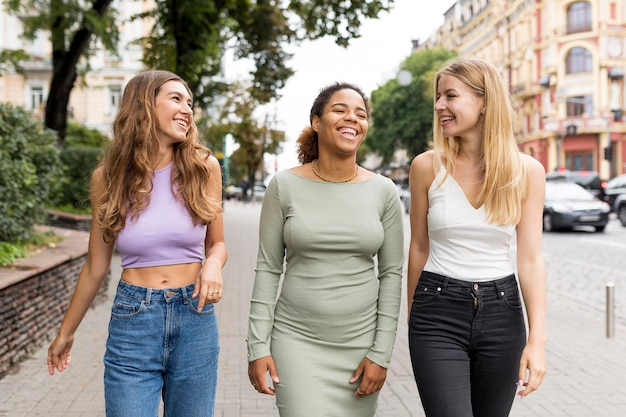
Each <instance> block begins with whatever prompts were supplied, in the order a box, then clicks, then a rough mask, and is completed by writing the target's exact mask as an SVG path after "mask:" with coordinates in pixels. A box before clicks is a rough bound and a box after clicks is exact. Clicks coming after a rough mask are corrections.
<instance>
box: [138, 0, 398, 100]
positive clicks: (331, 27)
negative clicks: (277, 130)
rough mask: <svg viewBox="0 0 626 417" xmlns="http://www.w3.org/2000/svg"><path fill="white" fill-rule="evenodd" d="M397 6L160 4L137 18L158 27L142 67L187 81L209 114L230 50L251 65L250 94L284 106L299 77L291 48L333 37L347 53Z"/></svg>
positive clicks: (390, 0) (361, 0) (335, 0)
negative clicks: (366, 25)
mask: <svg viewBox="0 0 626 417" xmlns="http://www.w3.org/2000/svg"><path fill="white" fill-rule="evenodd" d="M393 4H394V0H358V1H356V0H354V1H344V0H291V1H289V2H277V1H269V0H257V1H249V0H241V1H217V0H204V1H197V0H157V1H156V8H155V10H154V11H152V12H147V13H143V14H140V15H137V16H135V18H136V19H143V18H147V17H150V18H154V19H155V21H156V24H155V25H154V27H153V30H152V33H151V34H150V35H149V36H147V37H145V38H143V39H141V40H140V41H139V43H140V44H141V45H142V46H143V48H144V57H143V62H144V64H145V65H146V66H147V67H148V68H155V69H156V68H160V69H167V70H170V71H173V72H175V73H177V74H178V75H180V76H181V77H183V78H184V79H185V80H186V81H187V82H188V83H189V86H190V87H191V89H192V91H193V93H194V97H195V98H196V100H197V101H198V102H199V103H200V107H202V108H205V107H206V106H207V105H209V104H211V103H212V102H213V100H214V97H217V96H219V95H221V94H223V93H224V92H225V91H226V90H227V89H228V87H227V86H226V85H225V84H224V83H223V82H222V81H219V79H220V78H221V77H220V76H221V71H222V59H223V56H224V52H225V51H226V50H227V49H229V48H232V49H233V52H234V57H235V59H250V60H251V61H252V62H253V64H254V68H253V69H252V70H251V72H250V73H251V75H252V85H253V88H252V90H251V91H250V94H251V95H252V96H253V98H254V99H255V100H257V101H258V102H259V103H261V104H264V103H269V102H270V101H271V100H272V99H278V98H279V91H280V89H282V88H283V87H284V85H285V83H286V82H287V80H288V79H289V78H290V77H291V76H292V75H293V70H292V69H290V68H289V67H288V65H287V62H288V60H289V59H290V58H291V54H289V53H288V52H287V51H286V49H285V48H286V47H287V46H288V45H289V44H292V43H298V42H300V41H303V40H306V39H319V38H322V37H324V36H331V37H334V38H335V40H336V42H337V44H339V45H341V46H344V47H347V46H348V44H349V42H350V40H351V39H353V38H358V37H359V31H360V28H361V25H362V24H363V22H365V21H366V20H367V19H368V18H377V17H378V16H379V14H380V13H381V12H384V11H388V10H390V9H391V7H392V6H393ZM190 34H192V36H190ZM216 79H217V80H216Z"/></svg>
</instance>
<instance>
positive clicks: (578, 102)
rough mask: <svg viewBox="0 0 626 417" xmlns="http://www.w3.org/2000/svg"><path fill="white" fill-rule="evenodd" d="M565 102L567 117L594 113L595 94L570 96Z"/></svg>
mask: <svg viewBox="0 0 626 417" xmlns="http://www.w3.org/2000/svg"><path fill="white" fill-rule="evenodd" d="M565 103H566V104H567V105H566V114H567V117H573V116H582V115H583V114H587V115H591V114H592V113H593V96H579V97H568V98H566V99H565Z"/></svg>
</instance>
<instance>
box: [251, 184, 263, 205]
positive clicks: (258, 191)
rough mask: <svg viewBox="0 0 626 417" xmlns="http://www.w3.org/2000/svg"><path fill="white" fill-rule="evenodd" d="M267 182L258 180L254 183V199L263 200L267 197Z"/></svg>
mask: <svg viewBox="0 0 626 417" xmlns="http://www.w3.org/2000/svg"><path fill="white" fill-rule="evenodd" d="M265 189H266V187H265V184H263V183H261V182H257V183H256V184H254V187H253V191H252V195H253V196H254V201H263V197H265Z"/></svg>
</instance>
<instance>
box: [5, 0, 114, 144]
mask: <svg viewBox="0 0 626 417" xmlns="http://www.w3.org/2000/svg"><path fill="white" fill-rule="evenodd" d="M112 1H113V0H93V1H82V0H7V1H6V7H7V11H9V12H10V13H13V14H15V15H18V16H20V18H21V19H22V21H23V25H24V33H23V34H22V36H23V37H24V38H25V39H27V40H31V41H32V40H34V39H35V38H36V37H37V35H38V33H39V31H41V30H47V31H49V32H50V41H51V43H52V80H51V81H50V89H49V93H48V99H47V102H46V114H45V125H46V127H48V128H51V129H53V130H55V131H56V132H57V135H58V141H59V145H61V146H63V145H64V142H65V135H66V130H67V108H68V103H69V99H70V94H71V92H72V89H73V87H74V83H75V82H76V79H77V76H78V74H79V64H80V63H86V62H87V60H83V61H81V59H82V58H88V57H89V56H90V55H91V54H92V53H93V52H94V51H95V50H96V48H98V47H101V46H104V47H105V48H107V49H108V50H109V51H111V52H113V53H115V51H116V48H117V40H118V35H119V34H118V30H117V24H116V20H115V13H114V11H113V10H110V9H109V6H110V4H111V3H112ZM33 10H36V11H37V12H36V13H35V12H33ZM19 52H20V51H6V52H5V55H6V56H7V57H13V58H15V57H16V56H17V57H18V58H19V57H20V54H19ZM22 52H23V51H22ZM22 57H23V56H22ZM10 62H12V63H13V64H14V66H15V65H17V66H18V67H19V64H18V63H17V62H15V60H10ZM5 63H6V61H5ZM80 70H82V71H88V70H89V68H88V66H84V67H83V68H80Z"/></svg>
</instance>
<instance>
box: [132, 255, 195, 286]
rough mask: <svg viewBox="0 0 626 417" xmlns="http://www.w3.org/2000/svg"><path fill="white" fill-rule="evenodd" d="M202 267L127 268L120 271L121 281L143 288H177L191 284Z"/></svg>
mask: <svg viewBox="0 0 626 417" xmlns="http://www.w3.org/2000/svg"><path fill="white" fill-rule="evenodd" d="M201 266H202V265H201V264H200V263H199V262H195V263H189V264H178V265H165V266H149V267H145V268H128V269H124V270H123V271H122V280H123V281H124V282H127V283H129V284H132V285H136V286H138V287H145V288H157V289H163V288H177V287H184V286H186V285H189V284H193V283H194V282H195V281H196V278H197V276H198V272H200V267H201Z"/></svg>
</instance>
